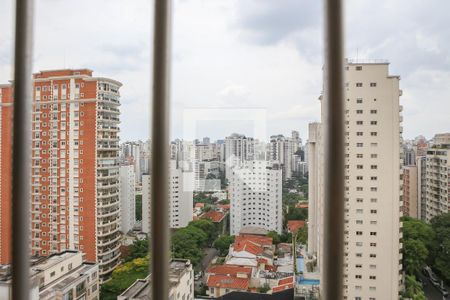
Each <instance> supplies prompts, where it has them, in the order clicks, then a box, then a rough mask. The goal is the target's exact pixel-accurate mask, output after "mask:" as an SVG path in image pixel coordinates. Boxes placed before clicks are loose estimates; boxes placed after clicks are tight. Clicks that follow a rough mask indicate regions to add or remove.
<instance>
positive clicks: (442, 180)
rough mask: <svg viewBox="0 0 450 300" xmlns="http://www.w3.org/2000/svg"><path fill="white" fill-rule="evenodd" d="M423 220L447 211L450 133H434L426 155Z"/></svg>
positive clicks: (449, 185)
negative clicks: (432, 142) (431, 144)
mask: <svg viewBox="0 0 450 300" xmlns="http://www.w3.org/2000/svg"><path fill="white" fill-rule="evenodd" d="M425 173H426V174H425V176H426V186H425V198H426V200H425V201H426V206H425V210H426V211H425V221H427V222H430V221H431V219H432V218H434V217H435V216H438V215H440V214H443V213H447V212H448V211H449V201H450V195H449V192H450V188H449V187H450V176H449V175H450V133H447V134H436V136H435V138H434V145H433V146H432V147H429V148H428V150H427V156H426V171H425Z"/></svg>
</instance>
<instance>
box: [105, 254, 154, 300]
mask: <svg viewBox="0 0 450 300" xmlns="http://www.w3.org/2000/svg"><path fill="white" fill-rule="evenodd" d="M148 260H149V258H148V256H146V257H141V258H136V259H134V260H132V261H129V262H127V263H124V264H122V265H120V266H118V267H117V268H116V269H115V270H114V271H113V273H112V276H111V280H109V281H107V282H105V283H104V284H102V286H101V290H100V299H102V300H116V299H117V296H118V295H120V294H121V293H122V292H123V291H125V290H126V289H127V288H128V287H129V286H130V285H132V284H133V283H134V282H135V281H136V280H137V279H143V278H145V277H146V276H147V275H148Z"/></svg>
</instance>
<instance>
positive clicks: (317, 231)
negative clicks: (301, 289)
mask: <svg viewBox="0 0 450 300" xmlns="http://www.w3.org/2000/svg"><path fill="white" fill-rule="evenodd" d="M322 142H323V141H322V124H321V123H311V124H309V137H308V144H307V149H308V153H309V155H308V199H309V201H308V202H309V203H308V253H309V254H312V255H314V256H315V257H316V259H317V265H318V266H319V268H321V266H322V238H323V180H324V178H323V176H324V175H323V145H322Z"/></svg>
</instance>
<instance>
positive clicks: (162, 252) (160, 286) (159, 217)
mask: <svg viewBox="0 0 450 300" xmlns="http://www.w3.org/2000/svg"><path fill="white" fill-rule="evenodd" d="M154 13H155V15H154V41H153V43H154V45H153V103H152V104H153V105H152V128H151V130H152V140H151V143H152V174H151V203H152V205H151V208H152V212H151V234H152V235H151V238H152V241H151V250H152V253H151V254H150V255H151V267H150V268H151V273H152V296H153V298H152V299H169V242H170V238H169V234H170V233H169V214H168V212H169V204H168V203H169V170H168V169H169V124H170V122H169V117H170V106H169V100H170V99H169V90H170V83H169V81H170V53H171V52H170V23H171V0H155V10H154Z"/></svg>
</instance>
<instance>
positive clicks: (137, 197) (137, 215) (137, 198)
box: [135, 195, 142, 221]
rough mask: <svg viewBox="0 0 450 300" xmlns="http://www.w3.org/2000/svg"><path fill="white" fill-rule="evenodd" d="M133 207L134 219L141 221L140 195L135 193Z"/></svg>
mask: <svg viewBox="0 0 450 300" xmlns="http://www.w3.org/2000/svg"><path fill="white" fill-rule="evenodd" d="M135 208H136V220H137V221H141V220H142V195H136V202H135Z"/></svg>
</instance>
